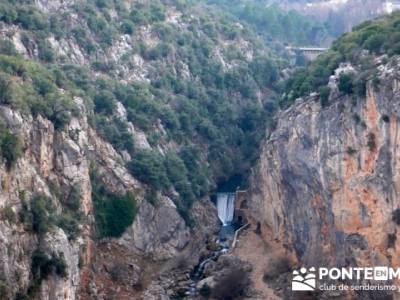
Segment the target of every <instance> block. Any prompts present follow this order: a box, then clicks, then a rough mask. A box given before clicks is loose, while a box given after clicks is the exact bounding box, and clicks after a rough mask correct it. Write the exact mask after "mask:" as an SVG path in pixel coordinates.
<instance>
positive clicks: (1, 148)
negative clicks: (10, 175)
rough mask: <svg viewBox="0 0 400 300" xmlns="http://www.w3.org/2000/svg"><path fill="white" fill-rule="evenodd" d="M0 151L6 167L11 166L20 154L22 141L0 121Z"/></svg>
mask: <svg viewBox="0 0 400 300" xmlns="http://www.w3.org/2000/svg"><path fill="white" fill-rule="evenodd" d="M0 153H1V157H2V158H3V159H4V161H5V163H6V166H7V167H8V168H11V167H12V165H13V164H14V163H15V162H16V160H17V159H18V157H19V156H21V154H22V142H21V141H20V139H19V137H18V136H17V135H15V134H13V133H12V132H11V131H10V130H9V129H8V128H6V127H5V125H4V124H3V123H2V122H0Z"/></svg>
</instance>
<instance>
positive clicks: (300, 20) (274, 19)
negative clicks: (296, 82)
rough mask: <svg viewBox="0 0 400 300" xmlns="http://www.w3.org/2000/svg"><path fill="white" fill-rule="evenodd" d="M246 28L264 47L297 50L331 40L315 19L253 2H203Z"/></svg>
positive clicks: (215, 0) (211, 0) (261, 2)
mask: <svg viewBox="0 0 400 300" xmlns="http://www.w3.org/2000/svg"><path fill="white" fill-rule="evenodd" d="M207 2H208V3H210V4H213V5H214V6H216V7H220V8H222V9H223V10H224V11H228V12H230V13H231V14H233V15H234V16H236V17H237V18H238V19H239V20H240V21H241V22H244V23H246V24H248V25H249V26H250V27H251V28H253V30H254V31H255V32H257V34H258V35H260V36H261V37H262V38H263V39H264V40H265V41H266V42H267V43H270V42H272V41H273V40H275V41H279V42H281V43H288V44H291V45H297V46H307V45H323V44H326V43H329V40H330V39H332V38H333V35H332V34H331V31H330V30H328V27H327V26H326V25H325V24H323V23H322V22H321V23H320V22H318V21H316V19H315V18H312V17H308V16H305V15H301V14H299V13H298V12H296V11H295V10H288V11H285V10H283V9H281V8H280V7H279V6H278V5H277V4H275V3H270V2H268V1H257V0H250V1H248V0H233V1H226V0H221V1H219V0H207Z"/></svg>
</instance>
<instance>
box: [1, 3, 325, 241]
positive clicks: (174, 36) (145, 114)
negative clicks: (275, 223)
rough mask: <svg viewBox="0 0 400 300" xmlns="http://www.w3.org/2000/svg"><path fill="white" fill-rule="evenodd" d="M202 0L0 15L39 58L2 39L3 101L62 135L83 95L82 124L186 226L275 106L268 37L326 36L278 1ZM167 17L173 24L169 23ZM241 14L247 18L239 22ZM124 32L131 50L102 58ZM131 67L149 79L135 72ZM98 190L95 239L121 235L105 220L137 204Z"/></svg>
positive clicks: (25, 8) (247, 158)
mask: <svg viewBox="0 0 400 300" xmlns="http://www.w3.org/2000/svg"><path fill="white" fill-rule="evenodd" d="M204 2H205V1H204ZM204 2H202V1H200V2H196V3H194V2H191V1H181V0H170V1H158V0H157V1H140V2H139V1H138V2H137V3H136V2H135V4H134V5H133V6H132V7H129V8H128V7H127V6H126V5H125V2H124V1H122V0H102V1H98V0H89V1H76V2H74V4H73V5H72V6H71V7H70V10H71V12H73V14H75V15H76V16H77V18H73V17H72V15H73V14H72V13H71V12H68V13H60V12H56V13H53V12H50V13H47V12H43V11H41V10H39V9H37V8H36V6H35V5H29V4H27V3H26V1H23V0H18V1H3V2H2V3H1V5H0V20H1V21H2V22H4V23H7V24H14V25H16V26H18V27H19V29H20V30H21V42H22V43H23V44H24V45H25V47H26V48H27V50H28V51H29V52H31V53H36V52H35V51H37V55H34V58H35V59H36V60H37V61H36V62H34V61H33V60H27V59H24V58H22V56H20V55H18V54H17V51H16V50H15V48H14V46H13V44H12V43H11V42H10V41H11V40H9V39H7V38H5V39H3V40H1V41H0V53H1V55H0V70H1V72H0V89H1V91H2V93H0V94H1V96H0V102H1V103H2V104H7V105H11V106H12V107H14V108H16V109H19V110H21V111H23V112H24V113H32V114H34V115H42V116H44V117H46V118H48V119H49V120H51V121H52V122H53V123H54V126H55V128H56V129H58V130H63V129H64V128H65V125H66V124H68V123H69V121H70V119H71V118H72V117H73V116H78V114H79V110H78V108H77V106H78V105H77V103H78V102H79V101H74V98H75V97H80V98H82V99H83V100H84V101H83V103H84V105H85V106H86V110H87V112H88V117H89V118H88V119H89V122H90V125H91V126H93V127H94V128H96V130H97V132H98V134H99V135H100V136H101V137H102V138H104V139H105V140H107V141H108V142H110V143H111V144H112V145H113V146H114V148H115V149H116V150H117V151H119V152H124V157H125V158H126V157H131V161H130V162H128V163H127V168H128V169H129V171H130V172H131V173H132V174H133V175H134V176H135V177H136V178H138V179H139V180H141V181H143V182H144V183H146V184H148V186H149V188H150V189H153V190H155V191H161V192H162V193H164V194H166V195H168V196H170V197H171V198H173V200H174V201H175V203H176V205H177V207H178V210H179V212H180V213H181V214H182V216H184V217H185V219H186V220H187V222H188V223H190V217H189V216H188V213H187V211H188V209H189V208H190V206H191V205H192V203H193V201H194V200H195V199H196V198H199V197H202V196H204V195H205V194H206V193H207V192H209V191H210V190H211V189H215V187H216V185H217V184H219V183H221V182H224V181H226V180H228V179H229V178H231V177H232V176H234V175H237V174H243V173H246V172H247V171H248V170H249V167H250V166H251V164H252V163H253V162H254V160H255V158H256V157H257V151H258V145H259V142H260V140H261V138H262V137H263V136H264V132H265V126H268V125H270V124H271V123H272V121H271V120H272V115H273V113H274V111H275V110H276V107H277V105H276V102H277V101H276V96H275V93H274V90H275V88H276V83H277V81H278V79H279V70H280V68H281V67H282V66H284V65H285V64H286V63H285V62H284V61H283V60H282V59H280V58H279V55H278V51H280V50H279V49H281V48H282V47H281V44H277V43H275V42H274V41H273V40H276V39H282V38H283V37H286V38H287V41H289V42H293V43H297V42H298V43H313V42H314V41H316V40H317V39H319V38H320V37H322V36H323V35H324V34H325V33H324V30H323V29H321V28H320V27H319V25H318V24H315V23H313V22H312V21H309V20H305V19H303V18H302V17H301V16H300V15H297V14H295V13H293V12H291V13H289V14H286V13H283V12H282V11H280V10H279V9H277V8H276V7H271V8H265V9H264V10H259V9H258V7H255V6H254V7H253V6H247V7H245V8H244V9H243V10H240V11H235V12H233V11H230V10H229V11H225V12H223V10H221V9H220V8H221V7H220V8H218V9H214V8H215V7H213V9H212V12H211V9H210V7H208V6H207V5H208V4H204ZM235 3H236V2H235ZM21 4H24V5H21ZM233 7H236V8H238V7H239V6H238V5H236V4H235V5H233ZM171 12H172V13H176V15H177V16H178V18H179V22H174V21H171V20H170V19H169V18H171ZM231 13H234V14H235V15H236V16H233V15H232V14H231ZM238 18H239V19H241V20H245V21H246V22H247V23H248V24H249V25H245V26H242V25H240V24H238V22H237V19H238ZM182 24H183V25H182ZM264 27H265V28H268V30H264V31H263V32H268V33H269V34H270V35H268V36H267V35H266V36H265V39H264V40H260V39H258V38H257V37H256V36H255V35H254V34H253V33H252V30H253V29H254V28H257V31H260V30H261V29H262V28H264ZM299 28H302V31H301V32H300V31H299ZM304 28H306V29H304ZM144 32H148V33H146V35H147V34H148V36H146V35H144V34H143V33H144ZM122 35H126V36H125V37H124V38H127V37H129V38H127V39H128V40H129V41H130V42H129V43H128V44H129V47H127V49H125V50H124V51H125V52H124V53H119V54H121V56H120V58H119V59H117V61H114V60H112V59H108V58H109V57H114V56H115V55H114V54H116V51H117V49H115V45H118V43H119V42H120V41H121V37H122ZM144 36H146V37H144ZM50 37H52V38H54V40H55V41H57V42H60V43H61V42H63V41H65V40H68V42H73V43H75V44H76V45H77V46H78V47H79V49H80V51H81V52H82V55H83V56H84V57H85V63H80V64H79V65H78V64H77V63H76V61H74V60H72V59H71V58H70V57H68V55H63V54H60V52H59V51H57V49H55V48H54V46H52V45H53V44H54V42H50V40H49V38H50ZM265 41H268V45H266V43H265ZM117 42H118V43H117ZM65 50H68V49H65ZM138 57H140V59H142V61H143V65H144V67H143V70H140V69H139V70H138V66H137V65H136V62H135V61H137V60H138ZM122 66H123V67H122ZM138 73H144V74H145V75H146V78H147V79H148V80H138V79H132V78H136V77H135V76H132V75H133V74H135V75H137V74H138ZM128 78H129V80H128ZM121 104H122V105H123V107H124V109H125V111H126V116H125V114H124V113H123V112H121V107H120V105H121ZM129 123H131V124H129ZM132 125H133V126H134V128H135V130H139V131H142V132H144V133H145V134H146V136H147V140H148V142H149V144H150V145H151V147H152V149H147V150H144V149H141V148H139V147H137V145H136V138H135V136H134V135H133V133H132ZM160 150H162V151H160ZM128 154H129V155H128ZM9 160H10V161H14V160H15V158H14V157H10V158H9ZM175 191H176V192H178V194H179V197H177V196H176V193H175ZM94 197H95V198H96V197H97V198H96V199H97V200H96V201H97V204H98V209H97V211H98V218H97V219H98V220H101V221H99V223H98V228H99V232H100V236H110V235H111V236H117V235H119V234H121V229H120V228H122V227H124V226H125V227H126V223H128V221H126V222H125V223H124V222H123V224H117V225H115V224H111V221H110V217H109V216H111V215H113V214H118V211H119V209H121V207H123V206H124V205H128V206H129V205H130V203H131V202H132V203H134V201H133V200H132V199H131V200H132V201H131V200H128V198H129V199H130V196H129V195H125V196H121V197H120V196H115V197H116V199H117V200H115V201H108V200H107V199H111V200H112V199H114V195H109V194H108V193H107V192H106V191H100V190H98V191H95V193H94ZM61 198H62V197H61ZM61 198H60V199H61ZM150 198H151V199H154V197H150ZM114 202H115V204H109V203H114ZM153 204H154V203H153ZM114 205H117V206H118V207H114ZM130 210H131V211H134V210H135V209H134V208H133V207H130ZM75 212H76V210H74V209H71V208H69V207H67V206H66V207H64V212H63V215H64V218H62V219H60V220H58V221H57V222H56V223H57V224H58V226H61V227H62V228H63V229H65V230H66V231H67V232H69V233H70V236H71V237H73V236H75V235H76V231H77V230H78V228H77V226H75V225H76V223H75V221H74V220H76V219H77V215H76V213H75ZM133 216H134V213H133V214H130V215H129V216H127V219H126V220H131V218H132V217H133ZM122 219H123V218H121V220H122ZM39 227H40V226H39ZM38 230H39V231H40V229H38Z"/></svg>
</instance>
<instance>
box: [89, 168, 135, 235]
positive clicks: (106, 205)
mask: <svg viewBox="0 0 400 300" xmlns="http://www.w3.org/2000/svg"><path fill="white" fill-rule="evenodd" d="M91 180H92V200H93V206H94V215H95V220H96V231H97V234H98V236H99V237H100V238H102V237H120V236H121V235H122V234H123V233H124V231H125V229H126V228H127V227H128V226H129V225H131V224H132V223H133V221H134V219H135V216H136V212H137V206H136V200H135V197H134V195H133V194H132V193H131V192H128V193H126V194H125V195H122V196H119V195H116V194H113V193H111V192H109V191H107V190H106V189H105V188H104V187H103V185H101V184H100V182H99V180H100V179H99V178H98V175H97V174H96V172H95V171H94V170H92V172H91Z"/></svg>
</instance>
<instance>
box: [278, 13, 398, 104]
mask: <svg viewBox="0 0 400 300" xmlns="http://www.w3.org/2000/svg"><path fill="white" fill-rule="evenodd" d="M399 29H400V13H398V12H397V13H394V14H392V15H390V16H388V17H385V18H379V19H376V20H372V21H368V22H365V23H363V24H361V25H359V26H357V27H355V28H354V30H353V31H352V32H350V33H346V34H344V35H343V36H342V37H341V38H339V39H338V40H337V41H335V42H334V44H333V45H332V48H331V49H330V50H329V51H327V52H326V53H324V54H322V55H321V56H320V57H318V59H317V60H316V61H314V62H313V63H311V64H310V65H309V66H308V67H306V68H301V69H299V70H297V71H296V72H295V74H294V76H292V77H291V78H290V79H289V80H288V81H287V83H286V87H285V88H284V90H285V91H286V93H285V94H284V96H283V99H282V105H288V104H290V103H292V102H293V101H294V100H295V99H296V98H298V97H301V96H305V95H308V94H309V93H310V92H312V91H318V89H319V88H320V87H322V86H325V85H326V84H327V83H328V80H329V76H330V75H332V73H333V71H334V70H335V69H336V68H337V67H338V66H339V63H340V62H343V61H348V62H351V63H352V64H353V65H355V66H357V67H358V68H359V69H360V70H359V71H358V73H359V75H358V76H352V75H350V74H347V75H342V76H341V77H340V78H339V90H340V91H341V92H343V93H345V94H353V93H356V94H358V95H364V94H365V82H366V81H367V80H372V81H373V82H374V84H375V85H376V82H377V80H378V79H377V78H376V74H375V68H374V67H373V59H374V57H375V56H377V55H382V54H387V55H388V56H392V55H395V54H400V34H399ZM363 50H368V53H365V52H363Z"/></svg>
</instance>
